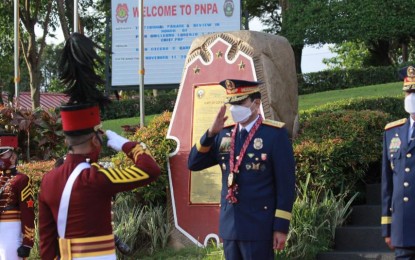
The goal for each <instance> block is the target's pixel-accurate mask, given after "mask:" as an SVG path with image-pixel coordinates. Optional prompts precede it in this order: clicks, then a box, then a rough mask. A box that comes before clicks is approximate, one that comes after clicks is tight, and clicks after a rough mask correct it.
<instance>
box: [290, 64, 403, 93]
mask: <svg viewBox="0 0 415 260" xmlns="http://www.w3.org/2000/svg"><path fill="white" fill-rule="evenodd" d="M297 79H298V94H300V95H302V94H311V93H316V92H321V91H328V90H336V89H345V88H353V87H360V86H369V85H376V84H383V83H390V82H396V81H399V76H398V68H397V67H395V66H387V67H368V68H362V69H348V70H325V71H320V72H312V73H304V74H298V75H297Z"/></svg>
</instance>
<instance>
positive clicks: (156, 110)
mask: <svg viewBox="0 0 415 260" xmlns="http://www.w3.org/2000/svg"><path fill="white" fill-rule="evenodd" d="M176 96H177V94H176V93H166V94H162V95H158V96H156V97H154V96H150V95H146V96H144V113H145V115H154V114H160V113H163V112H164V111H173V109H174V104H175V102H176ZM138 116H140V100H139V99H138V98H135V99H123V100H120V101H113V102H112V103H111V104H110V105H109V106H108V107H106V108H105V110H104V111H102V114H101V118H102V120H109V119H118V118H126V117H138Z"/></svg>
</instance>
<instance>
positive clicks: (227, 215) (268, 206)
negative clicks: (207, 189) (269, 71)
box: [188, 79, 295, 260]
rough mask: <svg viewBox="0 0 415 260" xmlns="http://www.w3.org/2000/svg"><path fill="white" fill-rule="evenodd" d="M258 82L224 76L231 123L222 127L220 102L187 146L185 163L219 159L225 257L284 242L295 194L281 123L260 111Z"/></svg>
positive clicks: (197, 166) (256, 255) (258, 254)
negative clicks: (202, 130)
mask: <svg viewBox="0 0 415 260" xmlns="http://www.w3.org/2000/svg"><path fill="white" fill-rule="evenodd" d="M259 84H261V83H260V82H257V81H245V80H234V79H227V80H224V81H222V82H220V85H221V86H223V87H224V88H225V89H226V99H227V100H226V101H227V103H229V104H230V105H231V106H230V108H229V110H230V112H231V115H232V118H233V121H234V122H236V124H233V125H230V126H226V127H224V124H225V121H226V120H227V116H225V113H226V109H227V108H226V105H223V106H222V107H221V108H220V110H219V112H218V114H217V116H216V119H215V120H214V122H213V124H212V126H211V127H210V128H209V129H208V130H207V131H206V133H205V134H204V135H203V136H202V138H201V139H200V141H199V142H198V143H197V144H195V145H194V146H193V148H192V150H191V152H190V155H189V161H188V167H189V169H190V170H193V171H199V170H202V169H205V168H208V167H211V166H213V165H216V164H219V166H220V167H221V169H222V191H221V208H220V221H219V222H220V224H219V234H220V237H221V238H222V239H223V246H224V253H225V258H226V259H228V260H236V259H274V251H273V249H275V250H282V249H283V248H284V246H285V242H286V239H287V233H288V229H289V223H290V219H291V210H292V206H293V202H294V197H295V175H294V172H295V162H294V156H293V149H292V144H291V142H290V140H289V137H288V133H287V131H286V129H285V128H284V123H282V122H277V121H271V120H267V119H263V118H262V116H261V114H260V106H261V93H260V89H259Z"/></svg>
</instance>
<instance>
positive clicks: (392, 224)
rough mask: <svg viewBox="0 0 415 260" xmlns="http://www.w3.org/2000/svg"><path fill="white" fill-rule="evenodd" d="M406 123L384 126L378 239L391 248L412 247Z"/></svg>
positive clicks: (413, 149)
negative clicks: (387, 240) (379, 234)
mask: <svg viewBox="0 0 415 260" xmlns="http://www.w3.org/2000/svg"><path fill="white" fill-rule="evenodd" d="M409 127H410V121H409V120H407V119H401V120H398V121H395V122H392V123H389V124H388V125H386V127H385V129H386V131H385V134H384V140H383V162H382V219H381V223H382V235H383V236H384V237H391V241H392V245H393V246H395V247H414V246H415V140H413V141H412V142H411V143H410V144H408V142H409V140H408V132H409Z"/></svg>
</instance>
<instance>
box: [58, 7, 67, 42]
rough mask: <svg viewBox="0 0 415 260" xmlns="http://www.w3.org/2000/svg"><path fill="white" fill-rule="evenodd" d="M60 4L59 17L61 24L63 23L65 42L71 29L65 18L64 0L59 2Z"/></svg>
mask: <svg viewBox="0 0 415 260" xmlns="http://www.w3.org/2000/svg"><path fill="white" fill-rule="evenodd" d="M57 4H58V16H59V22H60V23H61V28H62V33H63V37H64V38H65V40H67V39H68V38H69V34H70V31H69V27H68V24H69V23H68V21H67V20H66V16H65V3H64V0H57Z"/></svg>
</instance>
